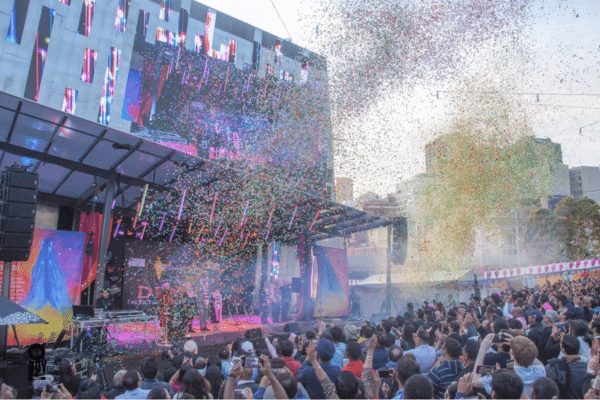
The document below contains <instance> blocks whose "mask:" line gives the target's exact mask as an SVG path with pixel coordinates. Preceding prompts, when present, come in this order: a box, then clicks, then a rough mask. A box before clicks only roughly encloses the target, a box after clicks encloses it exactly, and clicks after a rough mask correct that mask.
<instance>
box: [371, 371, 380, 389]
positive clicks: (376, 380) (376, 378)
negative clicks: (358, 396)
mask: <svg viewBox="0 0 600 400" xmlns="http://www.w3.org/2000/svg"><path fill="white" fill-rule="evenodd" d="M373 372H374V373H373V382H374V384H375V387H376V388H377V393H379V388H380V387H381V376H379V372H378V371H373Z"/></svg>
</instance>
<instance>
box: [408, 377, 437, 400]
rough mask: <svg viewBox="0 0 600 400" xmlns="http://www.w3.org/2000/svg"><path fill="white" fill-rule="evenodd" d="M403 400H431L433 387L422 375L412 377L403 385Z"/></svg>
mask: <svg viewBox="0 0 600 400" xmlns="http://www.w3.org/2000/svg"><path fill="white" fill-rule="evenodd" d="M404 398H405V399H432V398H433V385H432V384H431V381H430V380H429V379H427V377H426V376H424V375H418V374H417V375H413V376H411V377H410V378H408V380H407V381H406V384H405V385H404Z"/></svg>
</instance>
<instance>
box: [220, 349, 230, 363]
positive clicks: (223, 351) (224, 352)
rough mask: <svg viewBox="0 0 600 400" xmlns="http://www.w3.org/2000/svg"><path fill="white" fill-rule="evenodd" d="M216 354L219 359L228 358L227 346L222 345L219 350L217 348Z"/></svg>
mask: <svg viewBox="0 0 600 400" xmlns="http://www.w3.org/2000/svg"><path fill="white" fill-rule="evenodd" d="M218 355H219V358H220V359H221V360H227V359H228V358H229V350H228V349H227V347H222V348H221V350H219V353H218Z"/></svg>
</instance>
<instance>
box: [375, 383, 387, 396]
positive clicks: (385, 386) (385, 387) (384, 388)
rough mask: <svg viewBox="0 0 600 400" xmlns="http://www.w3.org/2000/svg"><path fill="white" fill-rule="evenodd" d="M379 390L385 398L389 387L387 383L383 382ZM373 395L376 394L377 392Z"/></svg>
mask: <svg viewBox="0 0 600 400" xmlns="http://www.w3.org/2000/svg"><path fill="white" fill-rule="evenodd" d="M381 391H382V392H383V394H384V395H385V397H386V398H387V397H388V395H389V394H390V387H389V386H388V384H387V383H385V382H383V386H382V387H381ZM375 395H377V393H376V394H375Z"/></svg>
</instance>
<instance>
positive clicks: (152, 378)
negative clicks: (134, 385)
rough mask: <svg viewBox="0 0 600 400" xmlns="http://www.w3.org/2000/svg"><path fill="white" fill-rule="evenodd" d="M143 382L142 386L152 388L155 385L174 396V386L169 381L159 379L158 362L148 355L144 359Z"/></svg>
mask: <svg viewBox="0 0 600 400" xmlns="http://www.w3.org/2000/svg"><path fill="white" fill-rule="evenodd" d="M142 378H143V379H142V384H141V385H140V388H142V389H144V390H152V389H154V388H155V387H157V386H158V387H162V388H164V389H165V390H166V391H167V393H169V396H173V388H172V387H171V385H169V384H168V383H167V382H163V381H159V380H158V363H157V362H156V360H155V359H154V358H152V357H146V358H144V359H143V360H142Z"/></svg>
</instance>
